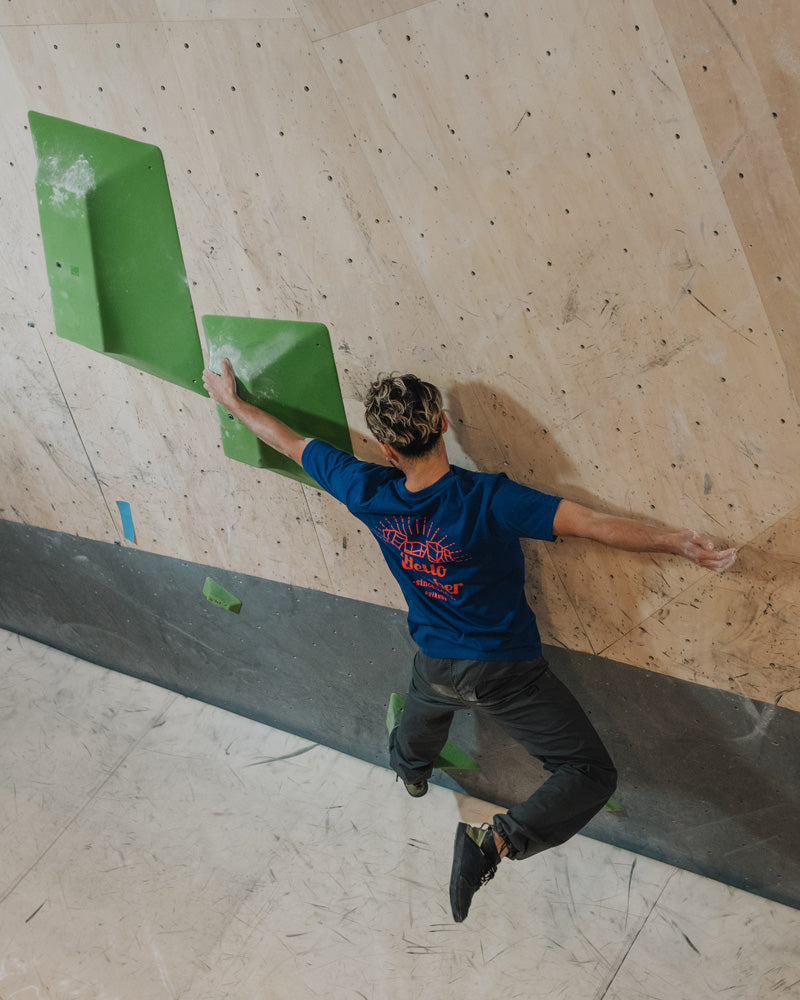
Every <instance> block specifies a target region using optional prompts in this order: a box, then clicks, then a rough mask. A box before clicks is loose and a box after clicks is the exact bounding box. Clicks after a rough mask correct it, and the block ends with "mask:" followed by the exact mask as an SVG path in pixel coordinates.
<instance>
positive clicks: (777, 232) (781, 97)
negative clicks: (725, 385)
mask: <svg viewBox="0 0 800 1000" xmlns="http://www.w3.org/2000/svg"><path fill="white" fill-rule="evenodd" d="M656 7H657V9H658V11H659V14H660V16H661V20H662V22H663V24H664V28H665V30H666V32H667V35H668V38H669V40H670V43H671V45H672V48H673V51H674V53H675V59H676V62H677V65H678V66H679V68H680V71H681V75H682V77H683V80H684V83H685V86H686V89H687V91H688V94H689V97H690V99H691V101H692V107H693V110H694V113H695V115H696V117H697V122H698V125H699V127H700V129H701V131H702V133H703V137H704V139H705V142H706V143H707V145H708V150H709V153H710V155H711V157H712V161H713V164H714V168H715V170H716V173H717V176H718V178H719V183H720V187H721V190H722V192H723V194H724V196H725V199H726V201H727V203H728V206H729V208H730V211H731V215H732V216H733V220H734V223H735V225H736V227H737V230H738V233H739V238H740V239H741V240H742V244H743V246H744V248H745V252H746V254H747V258H748V261H749V264H750V267H751V269H752V273H753V276H754V278H755V281H756V284H757V287H758V290H759V292H760V294H761V299H762V301H763V303H764V308H765V310H766V312H767V315H768V317H769V320H770V323H771V326H772V330H773V332H774V335H775V338H776V341H777V344H778V346H779V348H780V351H781V354H782V356H783V360H784V363H785V365H786V374H787V377H788V380H789V383H790V384H791V386H792V389H793V391H794V394H795V398H796V399H798V400H800V340H798V338H797V336H796V334H795V323H796V317H797V315H798V311H800V262H799V261H798V257H797V252H796V250H797V246H798V243H800V191H799V190H798V180H799V179H800V143H799V141H798V138H797V127H796V125H797V113H798V110H800V67H798V63H797V55H796V53H797V46H798V43H800V9H798V6H797V4H795V3H793V2H792V0H771V2H770V3H768V4H758V5H753V4H745V3H743V4H731V3H728V2H726V0H709V2H708V3H705V4H703V5H702V6H698V5H697V4H694V3H689V2H685V0H683V2H677V3H672V2H671V0H670V2H664V0H656Z"/></svg>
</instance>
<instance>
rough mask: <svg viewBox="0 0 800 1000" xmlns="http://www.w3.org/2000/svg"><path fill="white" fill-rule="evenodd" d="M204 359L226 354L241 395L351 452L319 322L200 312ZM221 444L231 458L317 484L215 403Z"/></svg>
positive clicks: (214, 362) (216, 361)
mask: <svg viewBox="0 0 800 1000" xmlns="http://www.w3.org/2000/svg"><path fill="white" fill-rule="evenodd" d="M203 329H204V331H205V335H206V341H207V343H208V351H209V366H210V368H211V369H212V370H213V371H217V372H219V371H221V362H222V359H223V358H227V359H228V361H230V363H231V365H232V367H233V371H234V374H235V375H236V382H237V389H238V392H239V395H240V396H241V397H242V399H244V400H246V401H247V402H249V403H253V404H254V405H255V406H258V407H259V408H260V409H262V410H266V411H267V412H268V413H270V414H272V416H274V417H277V418H278V419H279V420H282V421H283V422H284V423H285V424H288V425H289V426H290V427H291V428H292V430H295V431H297V433H298V434H302V435H303V437H317V438H322V439H323V440H324V441H328V442H330V444H333V445H335V446H336V447H337V448H341V449H342V450H343V451H347V452H349V453H350V454H352V453H353V448H352V444H351V443H350V431H349V430H348V427H347V418H346V416H345V412H344V404H343V402H342V394H341V391H340V389H339V379H338V377H337V374H336V364H335V362H334V359H333V351H332V350H331V340H330V336H329V334H328V330H327V327H325V326H324V325H323V324H322V323H300V322H296V321H294V320H277V319H255V318H247V317H240V316H203ZM217 409H218V411H219V420H220V427H221V430H222V447H223V450H224V452H225V454H226V455H227V456H228V457H229V458H233V459H236V460H237V461H239V462H245V463H247V464H248V465H255V466H258V467H260V468H264V469H271V470H272V471H274V472H279V473H281V474H282V475H284V476H288V477H289V478H290V479H296V480H298V481H299V482H301V483H307V484H308V485H311V486H316V485H317V484H316V483H315V482H314V480H313V479H311V477H310V476H309V475H308V474H307V473H306V472H304V471H303V469H302V468H301V467H300V466H299V465H297V464H296V463H295V462H293V461H292V460H291V459H290V458H287V457H286V456H285V455H281V454H280V453H279V452H277V451H275V450H274V449H273V448H270V447H269V445H266V444H264V443H263V441H260V440H259V439H258V438H257V437H256V436H255V434H253V433H251V431H249V430H248V429H247V428H246V427H245V426H244V425H243V424H241V423H239V421H238V420H234V419H233V418H231V417H230V415H229V414H228V413H227V411H226V410H225V409H224V408H223V407H221V406H219V407H218V408H217Z"/></svg>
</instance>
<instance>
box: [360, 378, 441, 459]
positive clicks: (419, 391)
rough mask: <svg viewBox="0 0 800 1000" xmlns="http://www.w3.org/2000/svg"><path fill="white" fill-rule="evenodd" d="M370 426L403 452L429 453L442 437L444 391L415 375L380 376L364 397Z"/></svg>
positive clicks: (383, 440) (380, 438)
mask: <svg viewBox="0 0 800 1000" xmlns="http://www.w3.org/2000/svg"><path fill="white" fill-rule="evenodd" d="M364 406H365V408H366V419H367V427H369V429H370V430H371V431H372V433H373V434H374V435H375V437H376V439H377V440H378V441H379V442H380V443H381V444H388V445H391V446H392V448H394V449H395V450H396V451H398V452H399V453H400V454H401V455H405V456H406V457H408V458H418V457H420V456H422V455H426V454H427V453H428V452H430V451H431V450H432V449H433V448H435V446H436V445H437V444H438V443H439V441H440V439H441V437H442V417H443V410H442V394H441V392H439V390H438V389H437V388H436V386H435V385H431V383H430V382H423V381H422V379H420V378H417V376H416V375H398V374H397V372H392V373H391V375H381V376H379V377H378V378H377V379H376V380H375V381H374V382H373V383H372V385H370V387H369V389H368V390H367V395H366V399H365V400H364Z"/></svg>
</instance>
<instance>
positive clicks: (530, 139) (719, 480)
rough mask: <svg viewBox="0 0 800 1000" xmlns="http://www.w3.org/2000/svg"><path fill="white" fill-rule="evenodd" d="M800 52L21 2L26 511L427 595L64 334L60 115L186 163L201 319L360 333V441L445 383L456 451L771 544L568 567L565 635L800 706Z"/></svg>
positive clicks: (772, 45)
mask: <svg viewBox="0 0 800 1000" xmlns="http://www.w3.org/2000/svg"><path fill="white" fill-rule="evenodd" d="M256 8H257V9H256ZM799 37H800V21H799V20H798V13H797V11H796V9H795V8H793V7H792V5H791V4H790V3H789V0H774V2H771V3H769V4H766V5H760V6H759V8H758V10H757V11H756V10H755V9H753V8H752V5H748V4H744V3H738V4H737V3H736V2H735V0H734V2H733V3H731V2H729V0H709V2H708V3H706V4H703V5H696V4H692V3H688V2H683V0H681V2H665V0H630V2H622V0H613V2H609V3H604V4H597V3H592V2H590V0H537V2H536V3H530V2H524V0H503V2H497V0H484V2H482V3H473V2H471V0H459V2H456V0H433V2H428V3H416V4H414V3H410V2H408V0H382V2H380V3H375V2H371V3H366V2H359V0H338V2H336V3H331V2H324V0H270V2H268V3H261V4H258V5H255V4H253V3H245V2H244V0H227V2H223V3H214V4H206V3H199V2H193V3H189V2H185V0H183V2H182V0H138V2H137V3H135V4H119V3H113V2H107V3H101V4H98V3H95V2H91V3H90V2H89V0H70V2H63V3H59V4H52V3H46V2H40V3H24V2H22V0H8V2H6V3H4V4H3V7H2V9H0V90H2V93H3V107H2V112H0V139H2V144H3V149H4V150H5V156H4V158H3V162H2V163H0V193H1V194H2V201H0V211H1V212H2V225H1V226H0V254H2V265H3V274H4V280H3V283H2V285H3V287H2V290H0V328H1V329H0V336H2V344H3V359H4V361H3V368H2V417H3V419H2V423H1V424H0V442H2V451H1V454H0V479H1V480H2V487H0V516H1V517H2V518H5V519H7V520H11V521H18V522H24V523H27V524H31V525H35V526H37V527H41V528H48V529H53V530H56V531H61V532H65V533H68V534H77V535H80V536H83V537H86V538H90V539H96V540H101V541H118V542H120V544H123V545H126V546H131V545H134V544H135V545H137V546H138V547H139V548H140V549H142V550H145V551H148V552H153V553H158V554H163V555H168V556H174V557H179V558H181V559H185V560H190V561H194V562H199V563H204V564H211V565H213V566H219V567H222V568H225V569H230V570H235V571H237V572H242V573H249V574H254V575H256V576H260V577H263V578H265V579H269V580H275V581H280V582H285V583H289V584H295V585H298V586H303V587H309V588H313V589H316V590H320V591H325V592H329V593H335V594H338V595H341V596H345V597H351V598H354V599H358V600H363V601H368V602H371V603H375V604H384V605H388V606H391V607H398V606H400V603H401V602H400V596H399V592H398V591H397V589H396V587H395V585H394V583H393V582H392V581H391V579H390V578H389V576H388V574H387V572H386V571H385V569H384V568H383V566H382V563H381V561H380V558H379V556H378V553H377V549H376V548H375V546H374V544H373V543H372V541H371V540H369V539H368V538H366V537H365V536H364V535H363V534H362V533H361V532H360V530H359V526H358V525H357V524H356V523H355V522H354V521H353V520H352V519H351V518H350V517H349V515H348V514H347V513H346V512H345V511H343V510H342V509H340V508H339V507H338V506H337V505H336V503H335V502H333V501H332V500H330V499H329V498H328V497H326V496H324V495H321V494H320V493H319V492H317V491H316V490H314V489H313V488H311V487H308V486H304V485H302V484H300V483H298V482H295V481H292V480H290V479H287V478H284V477H281V476H278V475H275V474H274V473H270V472H268V471H266V470H262V469H255V468H251V467H248V466H244V465H242V464H240V463H235V462H232V461H230V460H229V459H227V458H226V457H225V455H224V453H223V451H222V448H221V446H220V440H219V429H218V424H217V416H216V413H215V409H214V407H213V406H212V405H211V404H210V403H209V402H208V401H207V400H204V399H203V398H201V397H200V396H198V395H197V394H196V393H192V392H190V391H188V390H186V389H183V388H181V387H180V386H177V385H173V384H169V383H167V382H164V381H161V380H159V379H157V378H155V377H153V376H152V375H148V374H146V373H142V372H140V371H137V370H135V369H132V368H130V367H127V366H125V365H121V364H119V363H118V362H116V361H114V360H113V359H110V358H107V357H104V356H102V355H99V354H95V353H92V352H89V351H87V350H86V349H85V348H83V347H81V346H80V345H78V344H75V343H71V342H67V341H65V340H62V339H60V338H58V337H57V336H56V334H55V332H54V324H53V313H52V306H51V302H50V291H49V287H48V283H47V274H46V270H45V262H44V254H43V248H42V243H41V239H40V236H39V232H40V230H39V219H38V214H37V205H36V197H35V187H34V182H35V175H36V164H35V160H34V151H33V144H32V142H31V136H30V133H29V130H28V125H27V115H28V112H29V111H30V110H35V111H40V112H42V113H44V114H48V115H54V116H57V117H62V118H66V119H69V120H71V121H75V122H79V123H82V124H84V125H88V126H91V127H94V128H100V129H104V130H107V131H110V132H113V133H116V134H119V135H123V136H127V137H129V138H134V139H141V140H143V141H145V142H148V143H152V144H155V145H157V146H158V147H159V148H160V149H161V151H162V153H163V156H164V162H165V166H166V171H167V177H168V181H169V186H170V191H171V194H172V200H173V206H174V210H175V216H176V221H177V227H178V232H179V235H180V240H181V246H182V250H183V256H184V260H185V265H186V272H187V276H188V282H189V288H190V290H191V294H192V300H193V303H194V308H195V311H196V313H197V315H198V316H199V315H201V314H213V315H223V316H224V315H230V316H253V317H264V318H282V319H293V320H300V321H304V322H305V321H308V322H322V323H324V324H326V325H327V326H328V328H329V330H330V333H331V339H332V345H333V350H334V356H335V359H336V364H337V369H338V375H339V380H340V383H341V386H342V391H343V395H344V402H345V408H346V412H347V417H348V420H349V423H350V427H351V432H352V437H353V444H354V448H355V451H356V454H358V455H360V456H362V457H366V458H375V457H376V452H375V448H374V446H373V445H371V443H370V441H369V439H368V436H367V433H366V428H365V425H364V422H363V417H362V407H361V402H360V399H361V393H362V392H363V389H364V386H365V385H366V383H367V382H368V380H369V379H370V377H371V376H372V375H373V374H374V373H376V372H378V371H386V370H392V369H401V370H413V371H416V372H418V373H419V374H420V375H422V376H424V377H425V378H427V379H430V380H432V381H435V382H438V383H439V384H440V385H441V386H442V387H443V389H444V391H445V394H446V397H447V404H448V407H449V410H450V414H451V417H452V427H453V430H452V433H451V435H450V450H451V457H452V459H453V460H454V461H455V462H457V463H459V464H465V465H468V466H470V467H475V468H479V469H486V470H503V471H505V472H507V473H508V474H509V475H510V476H512V477H515V478H517V479H519V480H521V481H523V482H526V483H530V484H532V485H536V486H538V487H540V488H544V489H547V490H549V491H552V492H558V493H560V494H563V495H565V496H568V497H571V498H573V499H576V500H579V501H581V502H585V503H589V504H592V505H597V506H599V507H602V508H603V509H605V510H609V511H613V512H618V513H626V514H631V515H634V516H637V517H645V518H647V519H650V520H653V521H656V522H659V523H664V524H669V525H673V526H676V527H677V526H684V525H685V526H689V527H696V528H698V529H699V530H703V531H707V532H709V533H711V534H712V535H714V536H715V537H716V538H718V539H719V540H720V541H721V542H723V543H725V544H734V545H738V546H739V547H740V552H741V555H740V559H739V562H738V563H737V566H736V567H735V569H734V570H733V571H731V572H730V573H729V574H727V575H726V576H724V577H722V578H716V577H712V576H710V575H709V574H707V573H704V572H702V571H700V570H698V569H696V568H694V567H693V566H690V565H688V564H683V563H680V562H678V561H676V560H672V559H669V558H666V557H658V558H655V557H649V556H630V555H622V554H617V553H614V552H612V551H609V550H606V549H602V548H600V547H599V546H593V545H589V544H584V543H579V542H575V541H570V542H565V543H559V544H557V545H555V546H537V547H533V546H531V548H530V567H531V568H530V579H529V584H530V593H531V598H532V600H534V601H535V607H536V609H537V612H538V615H539V618H540V622H541V625H542V629H543V634H544V637H545V639H546V641H548V642H550V643H556V644H563V645H565V646H567V647H568V648H571V649H576V650H580V651H582V652H589V653H596V654H604V655H606V656H609V657H611V658H615V659H617V660H622V661H625V662H628V663H630V664H633V665H636V666H639V667H642V668H646V669H649V670H655V671H660V672H662V673H665V674H669V675H671V676H673V677H678V678H684V679H689V680H696V681H699V682H701V683H703V684H706V685H709V686H712V687H717V688H722V689H726V690H731V691H733V692H736V693H740V694H744V695H746V696H748V697H752V698H760V699H763V700H766V701H769V702H776V703H779V704H782V705H783V706H785V707H790V708H795V709H797V708H800V680H799V679H798V675H797V667H796V653H797V648H798V642H799V641H800V635H799V634H798V626H797V624H796V622H797V619H798V615H797V610H798V605H799V604H800V582H798V581H799V580H800V577H799V576H798V574H797V572H796V567H797V560H798V557H800V507H798V495H797V468H798V460H800V412H799V411H798V397H799V396H800V353H798V346H797V339H796V337H795V336H794V329H793V325H792V324H793V322H794V317H796V315H797V313H798V308H797V307H798V287H799V285H798V278H799V277H800V264H798V261H800V253H798V250H800V232H799V231H798V222H797V220H798V218H800V211H798V208H800V205H799V204H798V202H799V201H800V199H799V198H798V189H797V177H798V172H799V171H800V146H798V142H797V136H796V129H795V127H794V123H795V122H796V117H797V108H798V102H799V101H800V98H799V97H798V95H800V69H798V62H797V59H796V56H795V54H794V53H795V51H796V47H797V46H796V44H794V43H796V42H797V40H798V38H799ZM117 501H124V502H125V503H129V504H130V510H131V516H132V519H133V522H134V525H135V529H136V541H135V543H134V542H132V541H130V540H129V539H128V538H126V537H125V532H124V530H123V524H122V521H121V518H120V514H119V508H118V506H117Z"/></svg>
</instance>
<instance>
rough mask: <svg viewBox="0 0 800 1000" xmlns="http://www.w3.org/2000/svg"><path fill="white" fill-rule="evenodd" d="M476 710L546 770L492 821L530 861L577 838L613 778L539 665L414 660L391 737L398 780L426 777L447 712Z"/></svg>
mask: <svg viewBox="0 0 800 1000" xmlns="http://www.w3.org/2000/svg"><path fill="white" fill-rule="evenodd" d="M463 708H468V709H479V710H480V711H482V712H486V713H487V714H489V715H491V717H492V718H493V719H495V720H496V721H497V723H498V724H499V725H500V726H502V728H503V729H504V730H505V731H506V732H507V733H508V734H509V736H512V737H513V738H514V739H515V740H517V742H518V743H521V744H522V746H523V747H525V749H526V750H527V751H528V753H529V754H531V755H532V756H534V757H537V758H538V759H539V760H540V761H541V762H542V763H543V764H544V766H545V768H546V769H547V770H548V771H550V772H551V775H550V777H549V778H548V779H547V781H545V782H544V784H542V785H541V786H540V787H539V788H538V789H537V790H536V791H535V792H534V793H533V795H531V797H530V798H529V799H527V800H526V801H525V802H520V803H518V804H517V805H515V806H512V807H511V809H509V811H508V812H507V813H500V814H498V815H497V816H495V817H494V820H493V824H492V825H493V826H494V828H495V829H496V830H497V831H498V832H499V833H501V834H502V835H503V836H504V837H505V838H506V840H507V841H508V842H509V843H510V844H511V848H512V849H511V852H510V854H509V856H510V857H513V858H518V859H521V858H528V857H530V856H531V855H533V854H538V853H539V852H540V851H544V850H546V849H547V848H548V847H555V846H556V845H557V844H562V843H563V842H564V841H565V840H567V839H568V838H569V837H571V836H572V835H573V834H575V833H577V832H578V830H580V829H581V828H582V827H583V826H585V825H586V824H587V823H588V822H589V820H590V819H591V818H592V816H594V815H595V813H597V812H599V810H600V809H602V808H603V806H604V805H605V803H606V802H607V801H608V799H609V798H610V796H611V795H612V793H613V792H614V789H615V788H616V784H617V772H616V770H615V768H614V765H613V763H612V762H611V758H610V757H609V755H608V752H607V751H606V748H605V747H604V746H603V743H602V741H601V740H600V737H599V736H598V735H597V733H596V732H595V730H594V727H593V726H592V724H591V723H590V722H589V720H588V719H587V717H586V715H585V714H584V711H583V709H582V708H581V707H580V705H579V704H578V702H577V701H576V700H575V698H573V696H572V695H571V694H570V692H569V691H568V690H567V688H566V687H565V686H564V685H563V684H562V683H561V681H560V680H558V678H557V677H554V676H553V674H552V673H551V672H550V669H549V667H548V666H547V662H546V661H545V660H544V659H539V660H502V661H497V660H438V659H433V658H431V657H428V656H424V655H423V654H422V653H417V655H416V656H415V657H414V672H413V675H412V679H411V686H410V688H409V691H408V696H407V697H406V705H405V709H404V711H403V715H402V717H401V719H400V725H399V726H397V727H396V728H395V730H394V731H393V732H392V734H391V735H390V738H389V749H390V760H391V765H392V768H393V769H394V770H395V771H396V772H397V774H399V775H400V777H401V778H402V779H403V780H404V781H413V782H416V781H421V780H422V779H423V778H429V777H430V775H431V772H432V771H433V765H432V762H433V761H434V760H435V759H436V757H437V756H438V754H439V752H440V750H441V749H442V747H443V746H444V744H445V742H446V741H447V734H448V731H449V729H450V723H451V722H452V720H453V713H454V712H456V711H458V709H463Z"/></svg>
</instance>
